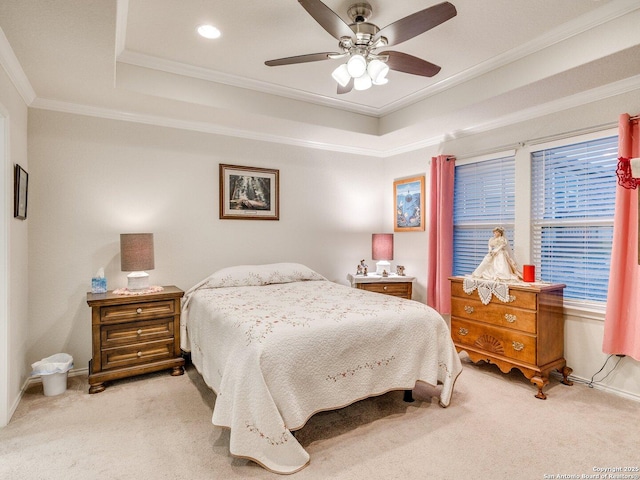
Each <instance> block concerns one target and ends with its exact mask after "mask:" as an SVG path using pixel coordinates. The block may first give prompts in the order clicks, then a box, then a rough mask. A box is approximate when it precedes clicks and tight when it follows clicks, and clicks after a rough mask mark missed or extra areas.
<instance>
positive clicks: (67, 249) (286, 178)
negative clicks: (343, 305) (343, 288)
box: [27, 109, 390, 368]
mask: <svg viewBox="0 0 640 480" xmlns="http://www.w3.org/2000/svg"><path fill="white" fill-rule="evenodd" d="M29 156H30V159H29V160H30V162H29V167H30V172H29V173H30V198H29V222H30V227H29V228H30V237H29V274H30V283H29V286H30V289H29V294H30V312H29V331H30V332H31V334H30V337H29V348H28V359H27V361H28V362H32V361H35V360H38V359H40V358H42V357H44V356H47V355H51V354H53V353H57V352H66V353H69V354H71V355H72V356H73V357H74V361H75V368H86V366H87V362H88V360H89V359H90V357H91V330H90V310H89V307H88V306H87V304H86V292H87V291H88V290H90V279H91V276H92V275H93V274H95V272H96V271H97V270H98V268H100V267H104V268H105V273H106V277H107V281H108V288H109V289H113V288H117V287H121V286H125V285H126V277H125V275H126V274H125V273H123V272H121V271H120V253H119V234H120V233H126V232H143V231H144V232H153V233H154V242H155V270H152V271H150V272H149V273H150V275H151V282H152V283H153V284H160V285H168V284H175V285H177V286H178V287H180V288H182V289H185V290H186V289H188V288H189V287H191V286H192V285H194V284H195V283H197V282H198V281H200V280H201V279H203V278H205V277H206V276H207V275H209V274H210V273H213V272H214V271H216V270H217V269H220V268H222V267H226V266H229V265H234V264H253V263H256V264H258V263H270V262H281V261H294V262H300V263H304V264H307V265H308V266H310V267H311V268H313V269H315V270H317V271H318V272H320V273H322V274H323V275H325V276H326V277H327V278H329V279H330V280H335V281H339V282H341V283H343V284H347V281H346V275H347V274H348V273H349V272H353V271H355V267H356V265H357V264H358V262H359V260H360V259H362V258H365V259H368V261H370V257H371V233H373V232H377V231H378V230H379V229H380V228H381V226H382V223H381V222H382V221H381V216H380V214H379V212H380V211H381V209H382V208H383V205H384V202H385V195H390V189H389V190H387V189H386V188H382V187H381V186H382V183H383V182H382V181H381V179H382V174H381V171H382V160H381V159H377V158H366V157H362V156H353V155H348V154H338V153H333V152H324V151H319V150H311V149H305V148H299V147H291V146H283V145H278V144H272V143H262V142H256V141H249V140H242V139H237V138H230V137H221V136H216V135H209V134H203V133H195V132H188V131H182V130H176V129H170V128H160V127H153V126H147V125H140V124H134V123H127V122H120V121H113V120H104V119H97V118H92V117H83V116H77V115H71V114H63V113H55V112H50V111H45V110H36V109H32V110H30V116H29ZM220 163H229V164H235V165H245V166H254V167H265V168H275V169H279V171H280V220H279V221H258V220H220V219H219V218H218V217H219V210H218V185H219V184H218V165H219V164H220Z"/></svg>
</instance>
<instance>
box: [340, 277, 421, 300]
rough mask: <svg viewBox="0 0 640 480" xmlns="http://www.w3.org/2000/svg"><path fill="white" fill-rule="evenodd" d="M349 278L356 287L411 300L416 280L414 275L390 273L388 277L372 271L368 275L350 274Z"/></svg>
mask: <svg viewBox="0 0 640 480" xmlns="http://www.w3.org/2000/svg"><path fill="white" fill-rule="evenodd" d="M347 279H348V280H349V283H351V286H352V287H354V288H360V289H362V290H368V291H370V292H376V293H383V294H385V295H393V296H394V297H401V298H406V299H408V300H411V295H412V292H413V281H414V280H415V278H414V277H408V276H400V275H389V276H388V277H383V276H381V275H376V274H372V273H370V274H369V275H367V276H364V275H351V274H349V275H347Z"/></svg>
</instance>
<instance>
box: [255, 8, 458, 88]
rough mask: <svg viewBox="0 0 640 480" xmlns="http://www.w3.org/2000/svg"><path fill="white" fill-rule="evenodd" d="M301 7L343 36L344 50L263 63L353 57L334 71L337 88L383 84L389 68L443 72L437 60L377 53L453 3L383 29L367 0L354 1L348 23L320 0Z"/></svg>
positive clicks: (437, 18)
mask: <svg viewBox="0 0 640 480" xmlns="http://www.w3.org/2000/svg"><path fill="white" fill-rule="evenodd" d="M298 1H299V3H300V4H301V5H302V7H303V8H304V9H305V10H306V11H307V12H308V13H309V14H310V15H311V16H312V17H313V18H314V19H315V20H316V22H318V23H319V24H320V25H321V26H322V28H324V29H325V30H326V31H327V32H328V33H329V34H330V35H331V36H333V37H334V38H335V39H337V40H338V41H339V43H338V45H339V48H340V50H341V51H340V52H322V53H311V54H308V55H298V56H295V57H286V58H278V59H275V60H268V61H266V62H264V63H265V65H267V66H269V67H275V66H280V65H292V64H296V63H306V62H316V61H319V60H327V59H338V58H346V57H349V60H348V61H347V63H345V64H342V65H340V66H339V67H338V68H336V69H335V70H334V71H333V73H332V76H333V78H334V79H335V80H336V82H338V93H339V94H343V93H348V92H350V91H351V90H352V89H354V88H355V89H356V90H366V89H367V88H369V87H371V85H383V84H385V83H387V81H388V79H387V78H386V75H387V73H388V72H389V70H396V71H398V72H404V73H410V74H412V75H421V76H423V77H433V76H434V75H436V74H437V73H438V72H439V71H440V67H439V66H438V65H434V64H433V63H430V62H427V61H426V60H422V59H421V58H418V57H414V56H413V55H409V54H407V53H402V52H397V51H394V50H385V51H383V52H378V49H381V48H384V47H389V46H391V45H397V44H399V43H402V42H404V41H406V40H409V39H411V38H413V37H415V36H417V35H420V34H422V33H424V32H426V31H427V30H430V29H432V28H433V27H436V26H438V25H440V24H441V23H443V22H446V21H447V20H449V19H450V18H453V17H455V16H456V14H457V11H456V7H454V6H453V5H452V4H451V3H449V2H443V3H439V4H437V5H434V6H432V7H429V8H425V9H424V10H420V11H419V12H416V13H413V14H411V15H409V16H407V17H404V18H402V19H400V20H398V21H396V22H394V23H392V24H390V25H387V26H386V27H384V28H382V29H381V28H378V26H376V25H374V24H373V23H369V22H368V21H367V20H368V19H369V18H370V17H371V14H372V12H373V9H372V8H371V5H369V4H368V3H366V2H362V3H355V4H353V5H351V6H350V7H349V9H348V10H347V15H348V16H349V18H350V19H351V21H352V22H353V23H350V24H347V23H346V22H344V21H343V20H342V19H341V18H340V17H339V16H338V15H337V14H336V13H335V12H334V11H333V10H331V9H330V8H329V7H327V6H326V5H325V4H324V3H322V2H321V1H320V0H298Z"/></svg>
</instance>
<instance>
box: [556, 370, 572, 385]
mask: <svg viewBox="0 0 640 480" xmlns="http://www.w3.org/2000/svg"><path fill="white" fill-rule="evenodd" d="M558 372H560V373H561V374H562V383H563V384H564V385H569V386H571V385H573V382H572V381H571V380H569V379H568V378H567V377H568V376H569V375H571V374H572V373H573V368H569V367H567V366H566V365H565V366H564V367H562V368H559V369H558Z"/></svg>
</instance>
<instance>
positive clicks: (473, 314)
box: [451, 297, 536, 333]
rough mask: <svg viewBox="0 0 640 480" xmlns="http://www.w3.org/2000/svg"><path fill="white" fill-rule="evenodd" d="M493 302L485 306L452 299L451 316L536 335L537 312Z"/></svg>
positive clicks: (463, 299) (455, 298)
mask: <svg viewBox="0 0 640 480" xmlns="http://www.w3.org/2000/svg"><path fill="white" fill-rule="evenodd" d="M507 305H509V304H503V306H501V305H496V304H494V303H493V302H491V303H489V304H488V305H483V304H482V302H480V301H478V300H472V299H467V298H459V297H451V315H452V316H454V317H460V318H467V319H469V320H476V321H478V322H485V323H489V324H491V325H496V326H499V327H508V328H512V329H514V330H521V331H523V332H529V333H536V312H535V311H534V310H523V309H520V308H514V307H512V306H510V305H509V306H507Z"/></svg>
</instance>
